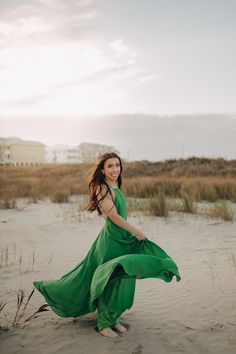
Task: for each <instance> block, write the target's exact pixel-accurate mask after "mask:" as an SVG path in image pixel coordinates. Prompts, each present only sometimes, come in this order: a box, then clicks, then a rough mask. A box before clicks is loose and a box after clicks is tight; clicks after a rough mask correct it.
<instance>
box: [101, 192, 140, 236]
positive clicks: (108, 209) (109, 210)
mask: <svg viewBox="0 0 236 354" xmlns="http://www.w3.org/2000/svg"><path fill="white" fill-rule="evenodd" d="M106 190H107V187H106V186H101V188H100V190H99V191H98V192H97V198H98V200H99V199H101V197H102V196H104V195H105V194H106ZM99 207H100V208H101V210H102V211H103V212H104V213H105V214H106V215H107V216H108V217H109V218H110V219H111V220H112V221H113V222H114V224H116V225H117V226H119V227H121V228H123V229H125V230H127V231H129V232H131V233H133V234H134V235H135V237H136V238H137V239H138V240H144V239H145V238H146V237H145V235H144V233H143V232H142V231H141V230H139V229H138V228H136V227H135V226H134V225H131V224H130V223H128V222H127V221H126V220H125V219H124V218H123V217H122V216H120V215H119V214H118V213H117V210H116V206H115V204H114V203H113V200H112V199H111V196H110V194H109V193H108V194H107V195H106V197H105V198H104V199H103V200H102V201H101V202H99Z"/></svg>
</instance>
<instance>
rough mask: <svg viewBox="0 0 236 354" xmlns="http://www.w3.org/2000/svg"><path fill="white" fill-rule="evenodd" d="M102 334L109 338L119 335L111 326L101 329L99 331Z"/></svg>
mask: <svg viewBox="0 0 236 354" xmlns="http://www.w3.org/2000/svg"><path fill="white" fill-rule="evenodd" d="M99 333H100V334H101V335H103V336H104V337H109V338H116V337H119V336H118V334H116V333H115V332H114V331H113V330H112V329H111V328H110V327H107V328H103V329H101V331H99Z"/></svg>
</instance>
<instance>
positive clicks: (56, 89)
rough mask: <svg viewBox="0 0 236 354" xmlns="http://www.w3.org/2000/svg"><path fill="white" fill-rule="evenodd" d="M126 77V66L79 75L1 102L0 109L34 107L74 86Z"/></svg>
mask: <svg viewBox="0 0 236 354" xmlns="http://www.w3.org/2000/svg"><path fill="white" fill-rule="evenodd" d="M126 75H127V65H117V66H113V67H109V68H107V69H105V70H100V71H97V72H93V73H91V74H87V75H81V76H80V77H78V78H76V79H74V80H71V81H64V82H61V83H59V84H57V85H53V86H51V87H48V88H47V90H44V92H41V93H37V94H34V95H29V96H25V97H23V98H20V99H16V100H1V101H0V106H1V107H9V106H14V107H22V106H34V105H35V104H38V103H41V102H44V101H47V100H49V99H50V98H52V97H54V96H57V95H60V94H61V93H63V92H64V91H65V90H68V89H71V88H73V87H76V86H83V85H92V84H96V83H101V82H103V81H108V80H114V79H116V78H120V77H123V76H126Z"/></svg>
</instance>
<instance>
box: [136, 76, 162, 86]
mask: <svg viewBox="0 0 236 354" xmlns="http://www.w3.org/2000/svg"><path fill="white" fill-rule="evenodd" d="M164 76H166V75H165V74H149V75H143V76H142V75H141V76H140V77H139V78H138V79H137V85H143V84H146V83H148V82H150V81H155V80H159V79H161V78H162V77H164Z"/></svg>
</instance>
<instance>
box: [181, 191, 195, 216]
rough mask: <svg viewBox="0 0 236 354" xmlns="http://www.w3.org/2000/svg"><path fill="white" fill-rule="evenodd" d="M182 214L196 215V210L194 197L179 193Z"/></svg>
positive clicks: (189, 194)
mask: <svg viewBox="0 0 236 354" xmlns="http://www.w3.org/2000/svg"><path fill="white" fill-rule="evenodd" d="M181 197H182V203H183V212H185V213H196V211H197V208H196V205H195V202H194V197H193V195H192V194H191V193H186V192H181Z"/></svg>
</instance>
